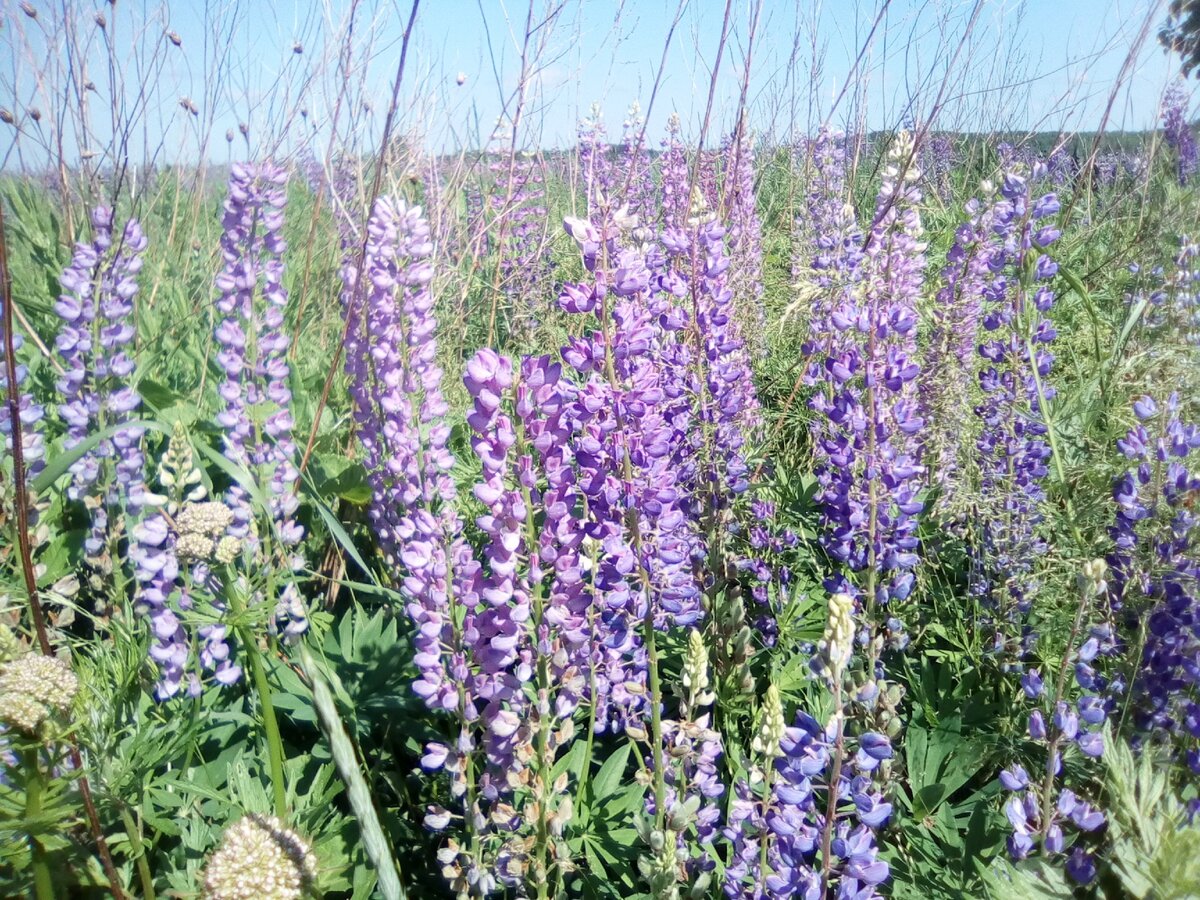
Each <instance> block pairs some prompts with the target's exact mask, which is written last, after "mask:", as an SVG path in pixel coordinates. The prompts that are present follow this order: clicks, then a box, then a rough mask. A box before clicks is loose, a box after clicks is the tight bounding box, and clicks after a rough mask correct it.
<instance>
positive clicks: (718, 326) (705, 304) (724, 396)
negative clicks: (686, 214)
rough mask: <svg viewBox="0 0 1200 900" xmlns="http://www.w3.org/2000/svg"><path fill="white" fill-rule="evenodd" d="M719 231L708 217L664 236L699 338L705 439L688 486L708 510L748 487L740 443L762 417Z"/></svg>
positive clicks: (700, 416) (723, 504) (668, 257)
mask: <svg viewBox="0 0 1200 900" xmlns="http://www.w3.org/2000/svg"><path fill="white" fill-rule="evenodd" d="M724 236H725V229H724V228H723V227H722V226H721V225H720V224H718V223H717V221H716V220H715V219H711V218H710V219H707V220H700V221H694V222H693V223H692V224H690V225H689V227H688V231H687V232H681V231H679V230H676V229H668V230H667V231H665V232H664V233H663V237H662V245H663V249H664V250H665V251H666V263H667V265H668V266H669V267H670V270H671V273H672V274H673V276H674V279H676V280H677V281H678V284H679V285H680V286H681V287H682V289H683V290H684V291H685V293H686V295H689V296H690V297H691V300H692V316H691V318H692V320H693V322H694V323H695V328H696V332H697V336H698V340H699V347H697V350H698V351H699V354H700V355H699V357H697V362H698V363H699V369H700V371H701V372H702V373H703V376H702V377H703V384H702V385H697V387H699V388H700V389H701V390H703V391H704V392H705V399H704V401H703V402H702V403H700V404H699V408H698V410H696V415H697V418H698V419H699V421H700V422H701V423H702V424H703V425H704V426H705V429H706V432H707V446H703V447H702V452H703V453H704V454H705V458H704V459H703V460H702V461H700V463H699V471H697V473H696V476H695V477H696V478H697V479H698V480H697V483H696V484H694V485H693V486H692V487H691V493H692V494H693V495H694V496H697V497H698V496H701V495H704V496H705V497H707V498H709V499H706V500H703V501H699V502H701V503H702V504H703V505H705V506H706V507H707V511H708V513H709V514H712V513H714V512H716V511H717V510H718V509H721V508H725V507H727V506H728V505H729V502H730V500H731V499H732V498H733V497H736V496H737V495H739V494H742V493H744V492H745V491H746V489H747V488H748V487H749V484H750V482H749V477H748V476H749V469H748V466H747V465H746V460H745V444H746V440H747V438H748V437H749V436H750V435H751V434H752V433H753V432H754V431H755V430H756V429H757V428H758V426H759V424H760V423H761V407H760V404H759V401H758V393H757V391H756V390H755V387H754V378H753V374H752V372H751V371H750V361H749V357H748V354H747V352H746V349H745V344H744V342H743V341H742V338H741V334H740V329H739V327H738V322H737V320H736V319H735V313H734V309H733V299H734V298H733V290H732V288H731V286H730V272H731V271H732V265H731V259H730V257H729V256H727V255H726V252H725V244H724V240H723V238H724ZM693 266H696V267H697V270H696V271H695V272H693V271H692V267H693ZM710 504H711V505H710Z"/></svg>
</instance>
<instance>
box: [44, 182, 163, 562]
mask: <svg viewBox="0 0 1200 900" xmlns="http://www.w3.org/2000/svg"><path fill="white" fill-rule="evenodd" d="M91 219H92V228H93V230H94V236H93V239H92V241H91V243H83V242H80V243H79V244H77V245H76V247H75V253H74V256H73V257H72V260H71V264H70V265H69V266H68V267H67V268H66V269H65V270H64V271H63V274H62V276H61V278H60V282H61V284H62V287H63V290H64V293H63V294H62V295H60V296H59V298H58V300H57V302H56V303H55V304H54V309H55V312H57V313H58V315H59V317H60V318H61V319H62V320H63V323H64V324H63V327H62V328H61V329H60V330H59V333H58V336H57V338H56V339H55V346H56V348H57V350H58V354H59V357H60V358H61V359H62V362H63V369H64V374H63V376H62V377H61V378H60V379H59V382H58V389H59V392H60V393H61V395H62V397H63V400H64V402H63V403H61V404H60V405H59V414H60V416H61V417H62V418H63V420H64V421H65V422H66V423H67V434H66V437H65V439H64V442H63V443H64V446H65V448H66V449H68V450H69V449H71V448H72V447H75V446H76V445H78V444H79V443H80V442H81V441H83V440H84V439H86V438H87V436H88V435H90V434H92V433H93V432H94V431H96V430H100V429H104V428H107V427H109V426H110V425H117V424H120V423H122V422H128V421H131V420H132V418H133V414H134V413H135V412H136V411H137V409H138V407H139V406H140V405H141V399H140V398H139V397H138V394H137V392H136V391H135V390H134V389H133V387H132V385H130V384H129V380H130V377H131V376H132V374H133V370H134V362H133V360H132V359H131V358H130V357H129V355H128V353H127V350H126V348H127V347H129V345H130V344H131V343H132V342H133V339H134V336H135V331H134V327H133V324H132V322H131V321H130V318H131V316H132V314H133V298H134V296H135V295H136V294H137V288H138V285H137V275H138V273H139V272H140V271H141V268H142V257H141V254H142V251H144V250H145V249H146V245H147V243H148V242H147V240H146V236H145V235H144V234H143V233H142V229H141V227H140V226H139V225H138V223H137V221H136V220H134V219H130V220H129V221H128V222H127V223H126V224H125V227H124V229H123V231H122V233H121V235H120V236H119V237H117V238H115V239H114V235H113V211H112V210H111V209H109V208H108V207H103V206H101V207H97V208H96V209H95V210H94V211H93V212H92V217H91ZM141 439H142V431H141V429H139V428H137V427H133V426H130V427H127V428H123V429H121V430H119V431H118V432H117V433H116V434H115V435H113V437H112V438H111V439H105V440H103V441H101V442H100V444H99V445H98V446H97V447H96V449H95V450H93V451H90V452H88V453H86V454H84V455H83V456H82V457H81V458H80V459H78V460H76V462H75V463H73V464H72V465H71V469H70V471H71V484H70V486H69V487H68V488H67V496H68V497H70V498H71V499H72V500H82V501H84V502H85V503H86V505H87V506H88V508H89V512H90V513H91V522H90V532H89V534H88V537H87V538H85V539H84V550H85V551H86V553H87V555H88V556H89V557H97V556H99V555H100V554H101V553H102V552H103V550H104V547H105V545H106V543H107V542H108V540H109V527H108V518H109V513H110V512H119V511H121V510H122V507H123V508H124V513H125V514H126V515H128V516H130V517H132V518H136V517H137V515H138V514H139V513H140V511H141V508H142V506H143V505H144V504H145V500H146V496H145V494H146V491H145V485H144V483H143V480H142V479H143V469H144V461H143V457H142V448H141ZM110 461H111V463H112V465H113V471H112V472H106V471H105V467H106V466H107V465H109V463H110ZM101 493H102V494H103V496H101Z"/></svg>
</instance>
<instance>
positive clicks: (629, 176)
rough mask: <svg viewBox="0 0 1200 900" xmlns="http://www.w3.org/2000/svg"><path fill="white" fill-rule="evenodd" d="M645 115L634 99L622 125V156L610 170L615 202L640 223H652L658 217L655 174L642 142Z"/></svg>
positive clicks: (643, 140)
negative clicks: (611, 170) (614, 168)
mask: <svg viewBox="0 0 1200 900" xmlns="http://www.w3.org/2000/svg"><path fill="white" fill-rule="evenodd" d="M645 126H646V117H645V116H643V115H642V108H641V106H640V105H639V104H638V103H637V101H634V102H633V103H632V104H631V105H630V107H629V113H628V115H627V116H626V117H625V121H624V123H623V125H622V137H621V159H620V163H619V164H618V165H617V166H616V171H615V172H614V173H613V178H614V180H615V182H616V188H617V196H616V198H615V200H614V201H613V202H614V205H615V206H617V207H618V208H622V207H624V208H625V209H626V210H627V211H628V213H629V215H633V216H637V217H638V222H639V223H640V224H642V225H649V226H650V227H653V223H654V221H655V220H656V219H657V217H658V201H657V198H656V196H655V194H656V189H655V186H654V177H653V174H652V172H651V162H650V151H649V150H648V149H647V148H646V146H645V134H644V130H645Z"/></svg>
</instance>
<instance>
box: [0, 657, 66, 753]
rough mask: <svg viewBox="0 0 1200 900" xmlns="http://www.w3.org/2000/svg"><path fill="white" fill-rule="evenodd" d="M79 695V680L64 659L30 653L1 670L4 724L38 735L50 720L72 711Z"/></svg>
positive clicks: (0, 712)
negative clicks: (73, 703)
mask: <svg viewBox="0 0 1200 900" xmlns="http://www.w3.org/2000/svg"><path fill="white" fill-rule="evenodd" d="M78 691H79V679H78V678H76V677H75V673H74V672H72V671H71V667H70V666H69V665H67V664H66V663H65V662H63V661H62V660H61V659H59V658H58V657H55V656H43V655H42V654H40V653H26V654H25V655H24V656H21V657H18V658H17V659H14V660H12V661H11V662H8V663H5V664H4V666H3V668H0V720H3V721H5V722H7V723H8V724H10V725H12V726H13V727H14V728H17V729H19V730H21V731H24V732H25V733H27V734H31V735H36V734H37V733H38V731H39V730H40V729H41V726H42V724H43V723H44V722H45V721H46V720H47V719H48V718H50V716H52V715H55V714H57V715H62V716H65V715H66V714H67V713H69V712H70V711H71V703H72V701H74V699H75V694H76V693H78Z"/></svg>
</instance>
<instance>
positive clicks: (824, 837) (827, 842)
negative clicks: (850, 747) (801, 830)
mask: <svg viewBox="0 0 1200 900" xmlns="http://www.w3.org/2000/svg"><path fill="white" fill-rule="evenodd" d="M833 715H834V716H835V717H836V719H837V738H836V741H835V743H834V750H833V770H832V771H831V772H830V773H829V784H828V787H827V788H826V793H827V794H828V795H829V796H828V798H827V802H826V804H825V827H824V828H822V829H821V885H822V887H823V888H824V890H825V894H826V895H827V896H829V895H831V894H832V883H831V879H832V878H833V858H832V855H831V854H832V846H833V829H834V828H835V827H836V825H837V802H838V784H839V782H840V781H841V779H842V762H843V760H844V758H845V755H846V718H845V715H844V714H843V712H842V685H841V678H840V677H839V678H838V681H837V682H836V683H835V684H834V687H833Z"/></svg>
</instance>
